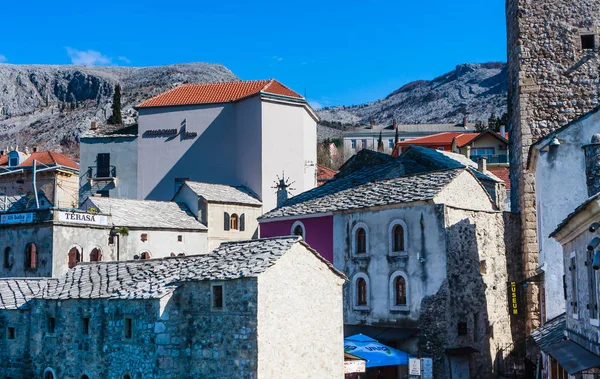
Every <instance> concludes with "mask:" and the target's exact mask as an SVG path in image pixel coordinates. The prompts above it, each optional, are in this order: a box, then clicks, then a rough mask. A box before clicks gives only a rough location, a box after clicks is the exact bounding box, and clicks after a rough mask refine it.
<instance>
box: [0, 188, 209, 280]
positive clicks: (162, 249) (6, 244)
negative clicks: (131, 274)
mask: <svg viewBox="0 0 600 379" xmlns="http://www.w3.org/2000/svg"><path fill="white" fill-rule="evenodd" d="M30 203H31V202H27V203H25V202H24V201H21V202H18V203H15V204H16V205H14V206H13V207H12V208H11V211H10V212H7V213H0V254H1V260H2V262H1V263H0V277H56V276H60V275H63V274H64V273H65V272H66V271H67V270H68V269H69V268H70V267H73V266H75V265H77V264H79V263H81V262H90V261H121V260H131V259H148V258H152V257H154V258H158V257H167V256H170V255H180V254H204V253H206V252H208V247H207V230H206V226H204V225H203V224H201V223H200V222H198V220H196V218H195V217H194V216H193V215H192V213H191V212H190V211H189V210H188V209H187V207H186V206H185V205H183V204H177V203H174V202H155V201H138V200H125V199H109V198H90V199H89V200H88V201H86V202H85V204H84V208H83V210H71V209H59V208H53V207H45V208H37V207H35V206H34V207H31V206H30V207H29V208H27V207H26V205H27V204H30ZM19 204H22V205H23V206H22V207H20V208H18V207H17V205H19ZM30 205H31V204H30ZM86 211H89V212H86Z"/></svg>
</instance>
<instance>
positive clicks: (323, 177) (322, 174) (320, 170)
mask: <svg viewBox="0 0 600 379" xmlns="http://www.w3.org/2000/svg"><path fill="white" fill-rule="evenodd" d="M337 173H338V171H335V170H332V169H330V168H329V167H325V166H323V165H320V164H317V184H318V185H322V184H324V183H325V182H326V181H328V180H331V179H333V177H334V176H335V174H337Z"/></svg>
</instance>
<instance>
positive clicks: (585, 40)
mask: <svg viewBox="0 0 600 379" xmlns="http://www.w3.org/2000/svg"><path fill="white" fill-rule="evenodd" d="M595 47H596V36H595V35H593V34H585V35H582V36H581V48H582V49H583V50H593V49H594V48H595Z"/></svg>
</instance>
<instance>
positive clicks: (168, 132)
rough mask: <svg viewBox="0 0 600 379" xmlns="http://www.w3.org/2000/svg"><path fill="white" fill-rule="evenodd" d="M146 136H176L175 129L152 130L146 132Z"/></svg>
mask: <svg viewBox="0 0 600 379" xmlns="http://www.w3.org/2000/svg"><path fill="white" fill-rule="evenodd" d="M146 135H149V136H153V137H163V136H169V137H170V136H173V135H175V136H176V135H177V129H153V130H146Z"/></svg>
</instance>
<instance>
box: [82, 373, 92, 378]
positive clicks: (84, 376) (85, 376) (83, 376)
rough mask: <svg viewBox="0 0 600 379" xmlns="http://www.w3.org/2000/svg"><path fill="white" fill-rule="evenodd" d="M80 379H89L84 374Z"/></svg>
mask: <svg viewBox="0 0 600 379" xmlns="http://www.w3.org/2000/svg"><path fill="white" fill-rule="evenodd" d="M81 379H90V377H89V376H87V375H86V374H83V375H81Z"/></svg>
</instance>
